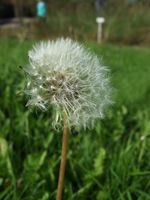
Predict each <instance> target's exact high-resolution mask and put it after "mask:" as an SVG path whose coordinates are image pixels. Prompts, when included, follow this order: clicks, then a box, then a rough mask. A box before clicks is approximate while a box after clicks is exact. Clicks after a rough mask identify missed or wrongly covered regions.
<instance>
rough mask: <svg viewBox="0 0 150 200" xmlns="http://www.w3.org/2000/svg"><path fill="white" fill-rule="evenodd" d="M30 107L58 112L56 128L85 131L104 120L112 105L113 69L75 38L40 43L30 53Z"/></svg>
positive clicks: (28, 103) (28, 92)
mask: <svg viewBox="0 0 150 200" xmlns="http://www.w3.org/2000/svg"><path fill="white" fill-rule="evenodd" d="M28 55H29V66H28V67H26V68H25V69H24V70H25V72H26V75H27V84H26V88H25V93H26V94H27V95H28V96H29V101H28V102H27V106H37V107H39V108H40V109H42V110H47V109H49V108H50V107H54V109H55V115H56V116H55V120H54V125H62V122H63V113H64V112H65V113H66V120H67V125H68V127H71V126H76V127H81V126H83V127H84V128H86V127H90V126H91V125H92V126H93V125H94V122H95V121H96V120H97V119H99V118H103V117H104V113H105V109H106V108H107V106H108V105H109V104H110V103H111V100H110V99H111V98H110V96H111V91H112V89H111V87H110V80H109V70H108V68H107V67H105V66H103V65H102V64H101V63H100V61H99V59H98V57H97V56H96V55H95V54H93V53H91V52H90V51H89V50H87V49H86V48H84V47H83V46H82V45H81V44H79V43H78V42H74V41H72V40H71V39H69V38H67V39H63V38H59V39H57V40H56V41H45V42H40V43H39V44H36V45H35V46H33V48H32V49H31V50H30V51H29V52H28Z"/></svg>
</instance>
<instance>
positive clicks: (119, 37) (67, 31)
mask: <svg viewBox="0 0 150 200" xmlns="http://www.w3.org/2000/svg"><path fill="white" fill-rule="evenodd" d="M97 16H103V17H105V19H106V21H105V23H104V24H103V41H104V42H105V43H106V42H109V43H110V42H111V43H118V44H127V45H141V46H150V20H149V19H150V12H149V5H147V4H146V3H145V4H144V3H143V4H142V3H140V2H139V3H137V4H134V5H127V4H125V3H122V4H120V2H118V3H114V4H113V2H112V5H111V3H110V2H109V3H108V5H107V6H106V7H105V8H103V9H101V10H100V11H99V12H96V11H95V10H94V7H93V6H91V7H89V8H88V9H87V8H86V7H85V8H84V7H83V8H82V10H81V9H79V10H75V9H71V10H70V9H67V8H66V9H60V8H57V9H56V8H55V9H54V10H50V11H49V12H48V15H47V18H46V22H45V24H43V22H42V23H41V22H39V23H38V24H36V26H35V27H34V28H33V29H34V33H35V35H36V36H38V37H46V38H49V37H51V38H52V37H56V36H60V35H64V36H68V35H69V36H70V37H72V38H74V39H78V40H85V41H96V34H97V23H96V17H97ZM41 27H42V28H41Z"/></svg>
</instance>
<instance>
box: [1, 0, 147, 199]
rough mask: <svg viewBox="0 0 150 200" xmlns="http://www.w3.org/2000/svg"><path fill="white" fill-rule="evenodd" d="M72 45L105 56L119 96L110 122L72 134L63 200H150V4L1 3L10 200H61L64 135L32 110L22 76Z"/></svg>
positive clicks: (4, 190) (107, 0) (98, 0)
mask: <svg viewBox="0 0 150 200" xmlns="http://www.w3.org/2000/svg"><path fill="white" fill-rule="evenodd" d="M97 17H103V18H104V19H105V22H104V23H103V25H102V38H101V43H97V30H98V24H97V22H96V18H97ZM62 36H63V37H71V38H72V39H73V40H78V41H79V42H81V43H82V44H83V45H84V47H85V48H88V49H90V51H92V52H94V53H96V54H97V56H98V57H99V59H100V60H101V62H102V63H103V64H104V65H106V66H109V68H110V74H111V83H112V86H113V87H114V88H115V91H114V95H113V101H114V102H115V103H114V105H113V106H112V107H111V108H110V109H109V110H108V112H107V114H106V117H105V119H104V120H102V121H97V123H96V124H95V127H94V128H93V129H92V130H86V131H85V130H80V131H78V130H72V131H71V132H70V134H69V144H68V156H67V168H66V177H65V183H64V193H63V199H64V200H150V150H149V149H150V0H45V1H35V0H26V1H25V0H0V200H52V199H55V196H56V189H57V180H58V172H59V165H60V159H61V137H62V134H61V130H60V133H58V132H57V131H56V130H54V129H53V128H52V126H51V123H52V115H53V113H52V111H51V110H49V111H48V112H46V113H45V112H41V111H39V110H37V109H32V110H29V109H27V108H26V106H25V105H26V102H27V98H26V96H25V95H24V93H23V89H24V87H25V74H24V73H23V71H22V70H21V69H20V68H19V66H20V65H21V66H25V65H27V63H28V50H29V49H30V48H31V47H32V45H33V44H34V43H36V42H38V41H40V40H47V39H55V38H57V37H62Z"/></svg>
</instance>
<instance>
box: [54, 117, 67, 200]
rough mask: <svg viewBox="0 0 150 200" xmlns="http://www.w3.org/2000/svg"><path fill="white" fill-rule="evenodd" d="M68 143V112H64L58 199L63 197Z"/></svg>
mask: <svg viewBox="0 0 150 200" xmlns="http://www.w3.org/2000/svg"><path fill="white" fill-rule="evenodd" d="M67 143H68V131H67V125H66V113H64V130H63V138H62V158H61V164H60V170H59V179H58V189H57V197H56V200H61V197H62V191H63V184H64V176H65V168H66V157H67Z"/></svg>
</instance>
